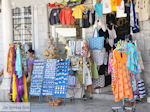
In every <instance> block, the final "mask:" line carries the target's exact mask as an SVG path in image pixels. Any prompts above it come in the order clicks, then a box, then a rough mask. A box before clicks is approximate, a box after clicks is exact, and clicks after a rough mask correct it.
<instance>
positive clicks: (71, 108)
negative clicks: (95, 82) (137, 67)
mask: <svg viewBox="0 0 150 112" xmlns="http://www.w3.org/2000/svg"><path fill="white" fill-rule="evenodd" d="M118 105H120V103H117V104H116V103H114V102H112V101H103V100H91V101H77V100H76V101H74V102H70V101H67V103H66V105H62V106H59V107H50V106H49V104H48V103H43V104H38V103H31V112H112V110H111V107H112V106H118ZM119 112H122V111H119ZM136 112H150V104H147V103H143V104H141V103H138V104H136Z"/></svg>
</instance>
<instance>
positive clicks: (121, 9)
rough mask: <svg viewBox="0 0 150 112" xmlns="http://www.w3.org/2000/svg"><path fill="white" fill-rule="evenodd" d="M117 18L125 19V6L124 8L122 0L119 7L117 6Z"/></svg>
mask: <svg viewBox="0 0 150 112" xmlns="http://www.w3.org/2000/svg"><path fill="white" fill-rule="evenodd" d="M116 8H117V14H116V17H117V18H122V17H127V14H126V13H125V6H124V0H122V2H121V6H117V7H116Z"/></svg>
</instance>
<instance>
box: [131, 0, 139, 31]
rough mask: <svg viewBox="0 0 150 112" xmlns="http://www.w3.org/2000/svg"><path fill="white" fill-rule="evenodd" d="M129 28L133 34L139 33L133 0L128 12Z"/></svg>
mask: <svg viewBox="0 0 150 112" xmlns="http://www.w3.org/2000/svg"><path fill="white" fill-rule="evenodd" d="M130 18H131V19H130V26H131V28H132V32H133V33H138V32H140V27H139V22H138V21H139V20H138V18H137V15H136V13H135V3H134V1H133V0H131V12H130Z"/></svg>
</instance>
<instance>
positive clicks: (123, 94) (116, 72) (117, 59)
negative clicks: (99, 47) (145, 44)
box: [112, 49, 133, 102]
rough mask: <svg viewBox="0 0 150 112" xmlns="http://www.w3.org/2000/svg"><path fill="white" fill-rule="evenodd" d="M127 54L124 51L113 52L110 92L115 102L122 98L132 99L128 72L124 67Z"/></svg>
mask: <svg viewBox="0 0 150 112" xmlns="http://www.w3.org/2000/svg"><path fill="white" fill-rule="evenodd" d="M127 59H128V58H127V54H126V53H125V52H124V51H118V50H117V49H115V50H114V52H113V76H112V91H113V94H114V97H115V102H118V101H120V100H121V99H124V98H129V100H132V99H133V91H132V86H131V80H130V71H129V70H128V68H127V67H126V64H127Z"/></svg>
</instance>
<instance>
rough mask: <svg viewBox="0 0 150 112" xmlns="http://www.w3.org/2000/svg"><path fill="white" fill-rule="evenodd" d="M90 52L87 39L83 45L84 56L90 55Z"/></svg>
mask: <svg viewBox="0 0 150 112" xmlns="http://www.w3.org/2000/svg"><path fill="white" fill-rule="evenodd" d="M89 55H90V53H89V45H88V43H87V41H84V42H83V47H82V56H83V57H89Z"/></svg>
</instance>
